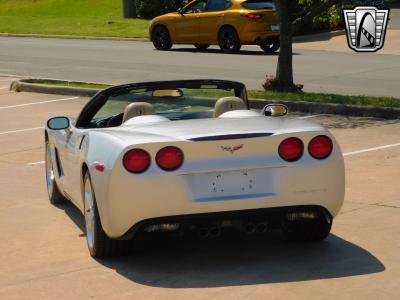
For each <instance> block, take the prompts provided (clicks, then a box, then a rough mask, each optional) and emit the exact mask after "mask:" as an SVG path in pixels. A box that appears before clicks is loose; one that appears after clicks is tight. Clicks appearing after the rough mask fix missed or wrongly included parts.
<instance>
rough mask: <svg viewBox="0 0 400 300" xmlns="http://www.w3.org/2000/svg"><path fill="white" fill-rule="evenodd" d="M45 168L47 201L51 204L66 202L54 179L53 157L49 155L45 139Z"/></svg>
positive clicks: (47, 143)
mask: <svg viewBox="0 0 400 300" xmlns="http://www.w3.org/2000/svg"><path fill="white" fill-rule="evenodd" d="M45 151H46V153H45V170H46V186H47V194H48V196H49V201H50V203H51V204H53V205H55V204H62V203H64V202H67V199H65V197H64V196H63V195H62V194H61V192H60V190H59V188H58V186H57V182H56V180H55V178H54V177H55V170H54V166H53V159H52V155H51V149H50V144H49V141H47V140H46V143H45Z"/></svg>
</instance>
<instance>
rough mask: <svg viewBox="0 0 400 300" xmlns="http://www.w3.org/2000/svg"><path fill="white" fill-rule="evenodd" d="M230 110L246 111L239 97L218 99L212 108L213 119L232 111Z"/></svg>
mask: <svg viewBox="0 0 400 300" xmlns="http://www.w3.org/2000/svg"><path fill="white" fill-rule="evenodd" d="M232 110H247V107H246V104H245V103H244V101H243V100H242V99H241V98H239V97H223V98H220V99H218V101H217V102H216V103H215V107H214V118H218V117H219V116H220V115H222V114H224V113H226V112H228V111H232Z"/></svg>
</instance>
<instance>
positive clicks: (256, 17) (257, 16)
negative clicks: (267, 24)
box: [240, 13, 264, 20]
mask: <svg viewBox="0 0 400 300" xmlns="http://www.w3.org/2000/svg"><path fill="white" fill-rule="evenodd" d="M240 15H241V16H242V17H244V18H248V19H252V20H260V19H261V18H262V17H264V15H262V14H253V13H242V14H240Z"/></svg>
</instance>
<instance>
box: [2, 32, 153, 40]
mask: <svg viewBox="0 0 400 300" xmlns="http://www.w3.org/2000/svg"><path fill="white" fill-rule="evenodd" d="M0 37H33V38H49V39H75V40H110V41H135V42H150V40H149V39H148V38H128V37H126V38H124V37H106V36H79V35H78V36H75V35H54V34H50V35H49V34H34V33H32V34H31V33H0Z"/></svg>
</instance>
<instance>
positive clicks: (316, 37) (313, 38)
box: [293, 29, 346, 43]
mask: <svg viewBox="0 0 400 300" xmlns="http://www.w3.org/2000/svg"><path fill="white" fill-rule="evenodd" d="M345 34H346V31H345V30H344V29H342V30H335V31H328V32H321V33H315V34H306V35H299V36H294V37H293V43H308V42H317V41H321V40H327V39H330V38H332V37H335V36H340V35H345Z"/></svg>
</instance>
